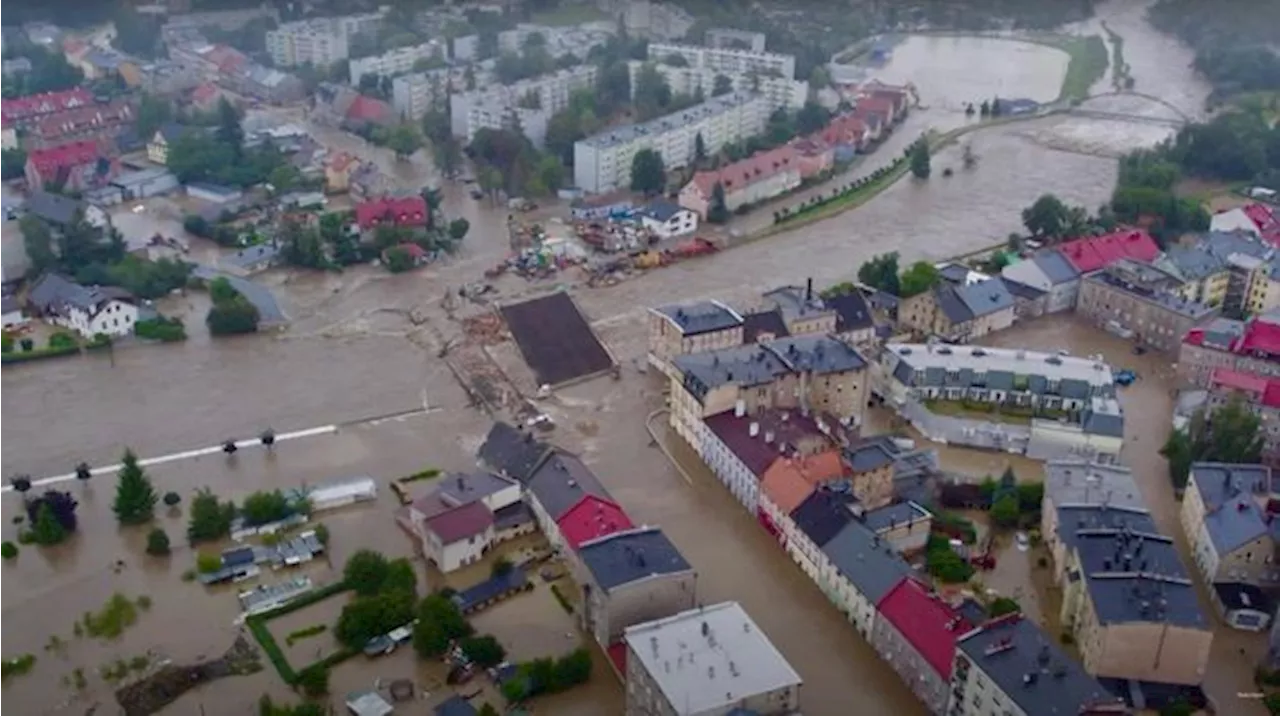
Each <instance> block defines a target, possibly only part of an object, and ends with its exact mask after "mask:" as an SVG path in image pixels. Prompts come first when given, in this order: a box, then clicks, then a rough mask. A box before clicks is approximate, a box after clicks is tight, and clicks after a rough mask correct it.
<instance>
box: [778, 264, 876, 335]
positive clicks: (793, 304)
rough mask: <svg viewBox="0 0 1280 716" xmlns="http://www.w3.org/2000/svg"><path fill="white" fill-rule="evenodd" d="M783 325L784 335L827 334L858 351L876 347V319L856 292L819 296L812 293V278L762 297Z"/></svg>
mask: <svg viewBox="0 0 1280 716" xmlns="http://www.w3.org/2000/svg"><path fill="white" fill-rule="evenodd" d="M764 300H765V302H766V303H768V304H771V305H772V306H773V307H774V309H776V310H777V311H778V312H779V313H780V315H781V317H782V321H783V323H784V325H785V328H786V330H785V332H783V333H781V334H778V332H777V331H774V333H775V336H774V337H775V338H780V337H782V336H785V335H792V336H799V335H830V336H833V337H835V338H838V339H840V340H841V341H844V342H845V343H848V344H850V345H852V346H853V347H854V348H856V349H858V350H873V349H874V348H875V347H876V346H877V338H876V323H875V317H874V316H873V314H872V312H871V307H870V306H869V305H868V304H867V300H866V297H864V296H863V295H862V293H861V292H859V291H851V292H848V293H842V294H840V295H838V296H829V297H825V298H824V297H822V296H820V295H818V294H817V293H815V292H814V290H813V279H809V280H808V281H806V282H805V285H804V286H782V287H780V288H775V289H773V290H770V291H766V292H765V294H764Z"/></svg>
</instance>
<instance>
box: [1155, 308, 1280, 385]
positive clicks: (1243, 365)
mask: <svg viewBox="0 0 1280 716" xmlns="http://www.w3.org/2000/svg"><path fill="white" fill-rule="evenodd" d="M1220 369H1221V370H1230V371H1233V372H1235V373H1239V374H1241V375H1246V376H1254V377H1259V378H1267V379H1269V378H1280V312H1269V313H1266V314H1263V315H1259V316H1254V317H1253V318H1250V319H1249V320H1247V321H1237V320H1233V319H1228V318H1221V317H1219V318H1214V319H1213V320H1211V321H1209V322H1207V323H1205V324H1204V325H1201V326H1197V327H1195V328H1193V329H1191V330H1190V331H1188V332H1187V333H1186V334H1185V336H1184V337H1183V339H1182V345H1181V349H1180V350H1179V353H1178V378H1179V379H1181V380H1183V381H1186V382H1187V383H1190V384H1191V385H1193V386H1195V387H1198V388H1205V387H1208V386H1209V384H1210V381H1211V378H1212V376H1213V373H1214V371H1216V370H1220Z"/></svg>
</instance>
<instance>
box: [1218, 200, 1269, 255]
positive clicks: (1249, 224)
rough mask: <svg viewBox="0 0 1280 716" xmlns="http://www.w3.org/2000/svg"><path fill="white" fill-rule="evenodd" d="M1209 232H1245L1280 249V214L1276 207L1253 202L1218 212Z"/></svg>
mask: <svg viewBox="0 0 1280 716" xmlns="http://www.w3.org/2000/svg"><path fill="white" fill-rule="evenodd" d="M1209 230H1210V231H1225V232H1237V231H1243V232H1245V233H1248V234H1251V235H1253V236H1256V237H1257V238H1259V239H1262V240H1263V241H1265V242H1267V243H1268V244H1270V245H1272V246H1278V247H1280V214H1277V212H1276V210H1275V208H1274V207H1271V206H1269V205H1267V204H1261V203H1258V202H1252V203H1249V204H1246V205H1244V206H1240V207H1236V208H1234V209H1228V210H1226V211H1221V212H1218V213H1217V214H1214V215H1213V217H1211V218H1210V220H1209Z"/></svg>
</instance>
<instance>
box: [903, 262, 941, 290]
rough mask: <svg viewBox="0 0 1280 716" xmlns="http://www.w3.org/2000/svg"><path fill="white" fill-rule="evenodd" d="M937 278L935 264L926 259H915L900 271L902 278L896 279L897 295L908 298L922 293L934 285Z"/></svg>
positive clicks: (938, 277)
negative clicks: (905, 268) (908, 266)
mask: <svg viewBox="0 0 1280 716" xmlns="http://www.w3.org/2000/svg"><path fill="white" fill-rule="evenodd" d="M939 280H940V275H939V274H938V269H937V267H936V266H934V265H933V264H931V263H929V262H928V261H917V262H915V263H913V264H911V267H910V268H908V269H907V270H906V271H903V272H902V278H900V279H899V280H898V287H899V288H898V295H899V296H900V297H902V298H910V297H912V296H915V295H917V294H921V293H924V292H925V291H928V290H929V289H931V288H933V287H934V286H936V285H937V284H938V281H939Z"/></svg>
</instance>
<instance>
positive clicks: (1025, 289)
mask: <svg viewBox="0 0 1280 716" xmlns="http://www.w3.org/2000/svg"><path fill="white" fill-rule="evenodd" d="M1000 280H1001V281H1004V287H1005V289H1006V290H1007V291H1008V292H1009V293H1010V294H1012V295H1013V297H1014V298H1021V299H1024V300H1027V301H1034V300H1036V299H1038V298H1040V297H1041V296H1043V295H1045V294H1046V293H1048V291H1041V290H1040V289H1038V288H1036V287H1035V286H1029V285H1027V284H1025V283H1020V282H1018V281H1014V280H1013V279H1010V278H1001V279H1000Z"/></svg>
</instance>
